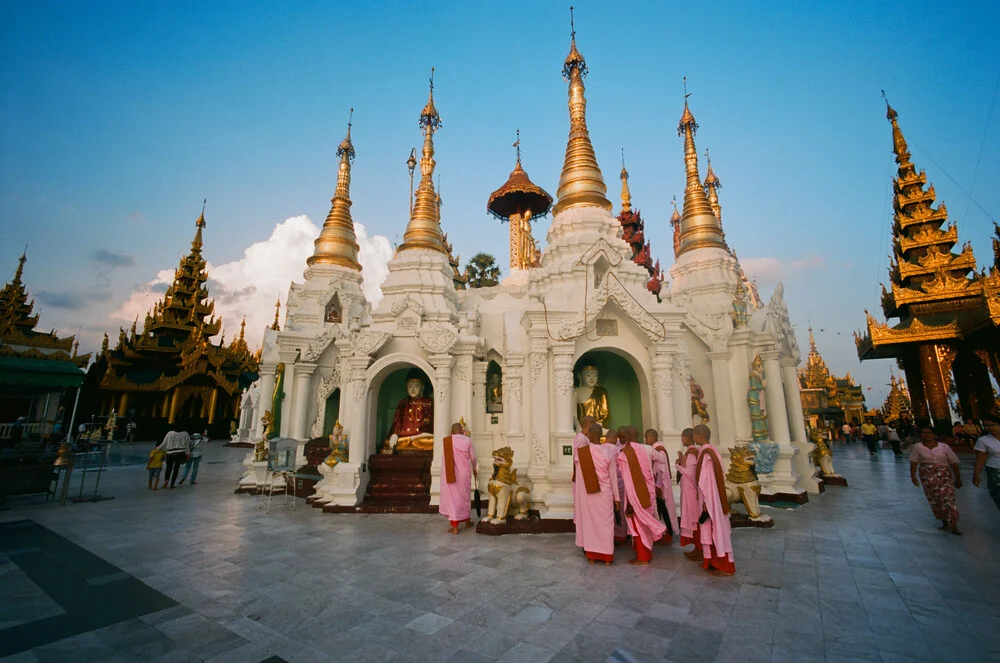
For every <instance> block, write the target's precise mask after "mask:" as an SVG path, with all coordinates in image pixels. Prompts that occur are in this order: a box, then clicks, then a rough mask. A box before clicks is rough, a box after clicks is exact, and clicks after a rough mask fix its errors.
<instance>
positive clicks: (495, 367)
mask: <svg viewBox="0 0 1000 663" xmlns="http://www.w3.org/2000/svg"><path fill="white" fill-rule="evenodd" d="M485 397H486V413H487V414H488V415H495V414H500V413H502V412H503V369H502V368H501V367H500V364H499V363H498V362H497V360H496V359H494V358H491V359H490V360H489V362H488V363H487V364H486V394H485Z"/></svg>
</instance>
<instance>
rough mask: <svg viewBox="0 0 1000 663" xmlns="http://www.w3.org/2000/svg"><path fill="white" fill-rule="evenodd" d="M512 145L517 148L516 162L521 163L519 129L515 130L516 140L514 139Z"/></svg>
mask: <svg viewBox="0 0 1000 663" xmlns="http://www.w3.org/2000/svg"><path fill="white" fill-rule="evenodd" d="M513 147H514V148H515V149H516V150H517V163H518V164H520V163H521V130H520V129H518V130H517V140H515V141H514V145H513Z"/></svg>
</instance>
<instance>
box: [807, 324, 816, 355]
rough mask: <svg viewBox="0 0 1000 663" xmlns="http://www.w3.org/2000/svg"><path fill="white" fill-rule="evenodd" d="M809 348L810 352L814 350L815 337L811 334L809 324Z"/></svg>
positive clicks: (811, 330)
mask: <svg viewBox="0 0 1000 663" xmlns="http://www.w3.org/2000/svg"><path fill="white" fill-rule="evenodd" d="M809 349H810V350H811V351H812V352H816V337H815V336H813V328H812V325H809Z"/></svg>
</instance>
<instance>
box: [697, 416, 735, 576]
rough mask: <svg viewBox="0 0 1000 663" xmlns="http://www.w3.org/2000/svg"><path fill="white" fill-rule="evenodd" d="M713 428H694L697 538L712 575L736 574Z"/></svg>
mask: <svg viewBox="0 0 1000 663" xmlns="http://www.w3.org/2000/svg"><path fill="white" fill-rule="evenodd" d="M711 438H712V431H711V430H709V428H708V426H706V425H705V424H699V425H698V426H695V427H694V441H695V443H696V444H697V445H698V446H700V447H701V451H700V452H699V453H698V465H697V468H696V470H695V482H696V483H697V484H698V498H699V499H700V500H701V504H702V515H701V517H700V518H699V519H698V539H699V541H700V543H701V554H702V556H703V557H704V560H703V561H702V566H703V567H704V568H705V569H707V570H708V571H711V572H712V573H713V574H714V575H723V576H731V575H733V574H734V573H736V565H735V564H734V563H733V542H732V538H731V535H732V531H731V529H730V526H729V499H728V498H727V497H726V479H725V470H724V469H723V467H722V459H721V458H720V457H719V452H718V450H717V449H716V448H715V447H713V446H712V445H711V444H710V440H711Z"/></svg>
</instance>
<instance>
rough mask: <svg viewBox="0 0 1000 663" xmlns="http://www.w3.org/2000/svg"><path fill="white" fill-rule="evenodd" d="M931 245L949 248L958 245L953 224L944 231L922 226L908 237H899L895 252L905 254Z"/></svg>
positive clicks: (956, 231)
mask: <svg viewBox="0 0 1000 663" xmlns="http://www.w3.org/2000/svg"><path fill="white" fill-rule="evenodd" d="M933 244H948V245H949V246H954V245H955V244H958V228H957V227H956V226H955V224H954V223H951V224H949V225H948V228H947V229H945V230H942V229H941V228H934V227H932V226H924V227H922V228H920V229H918V230H917V231H916V232H915V233H913V235H912V236H910V237H907V236H905V235H904V236H901V237H899V245H898V246H897V247H896V252H897V253H900V252H901V253H904V254H905V253H909V252H910V251H912V250H913V249H919V248H924V247H928V246H931V245H933Z"/></svg>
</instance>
